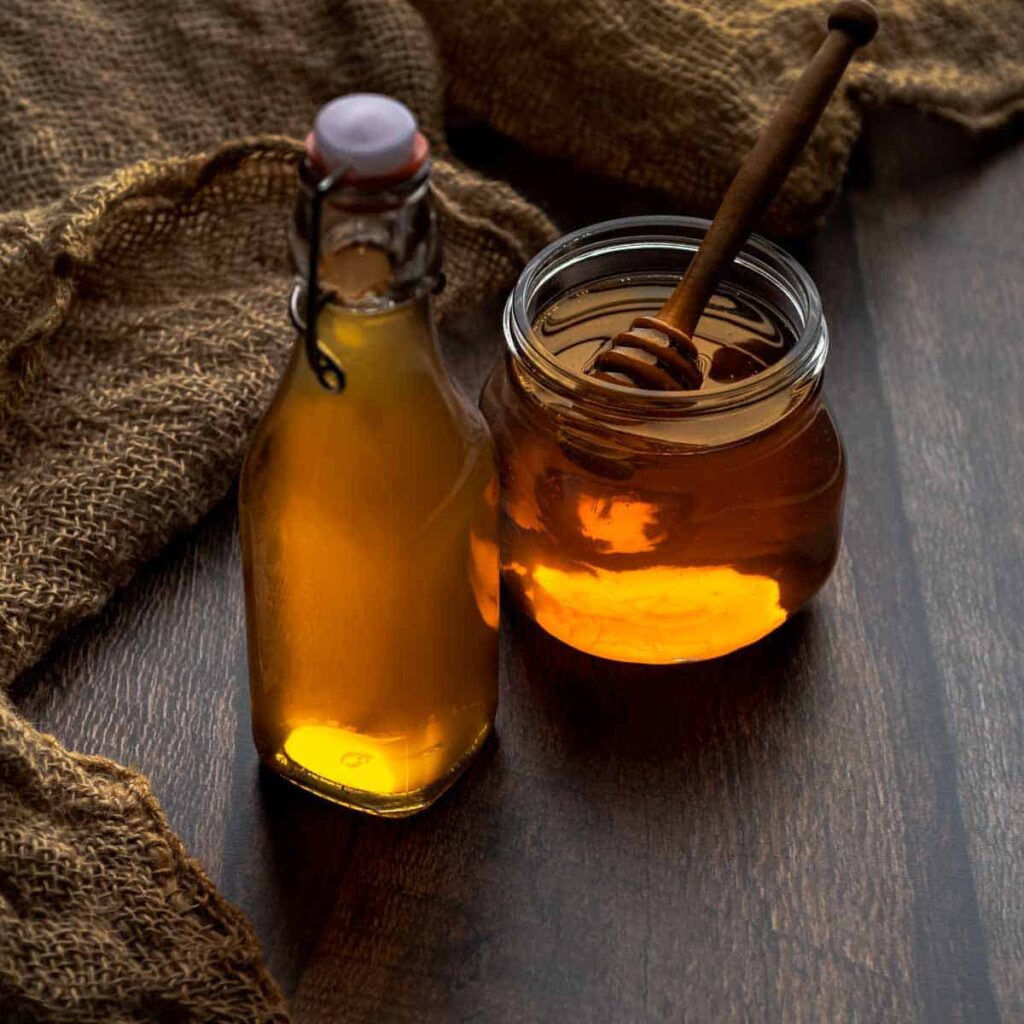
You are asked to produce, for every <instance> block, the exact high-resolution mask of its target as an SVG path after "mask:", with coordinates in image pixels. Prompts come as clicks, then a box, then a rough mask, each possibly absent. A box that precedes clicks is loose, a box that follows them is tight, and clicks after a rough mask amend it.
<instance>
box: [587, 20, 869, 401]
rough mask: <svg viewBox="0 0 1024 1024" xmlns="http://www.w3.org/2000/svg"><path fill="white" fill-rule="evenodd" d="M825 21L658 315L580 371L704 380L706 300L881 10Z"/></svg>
mask: <svg viewBox="0 0 1024 1024" xmlns="http://www.w3.org/2000/svg"><path fill="white" fill-rule="evenodd" d="M828 29H829V31H828V35H827V36H826V37H825V40H824V42H822V44H821V46H820V47H819V48H818V51H817V53H815V55H814V56H813V57H812V58H811V60H810V63H808V65H807V67H806V68H805V69H804V72H803V74H802V75H801V76H800V78H799V79H798V80H797V83H796V85H794V86H793V89H792V91H791V92H790V93H789V95H788V96H787V97H786V98H785V100H783V102H782V106H780V107H779V109H778V110H777V111H776V112H775V116H774V117H772V119H771V121H769V122H768V124H767V125H766V126H765V128H764V130H763V131H762V132H761V135H760V137H759V138H758V140H757V142H756V143H755V144H754V148H753V149H752V150H751V151H750V152H749V153H748V154H747V157H746V159H745V160H744V161H743V163H742V164H741V165H740V169H739V171H738V172H737V174H736V177H735V178H733V180H732V184H731V185H730V186H729V190H728V191H727V192H726V193H725V197H724V198H723V200H722V204H721V206H719V208H718V212H717V213H716V214H715V219H714V220H713V221H712V222H711V226H710V227H709V228H708V230H707V234H706V235H705V236H704V240H703V241H702V242H701V244H700V248H698V250H697V251H696V253H695V254H694V256H693V259H692V260H691V261H690V265H689V266H688V267H687V268H686V273H685V274H684V275H683V279H682V280H681V281H680V282H679V284H678V285H677V286H676V288H675V291H673V292H672V294H671V295H670V296H669V297H668V300H667V301H666V302H665V304H664V305H663V306H662V307H661V309H660V310H659V312H658V314H657V315H656V316H638V317H637V318H636V319H635V320H634V321H633V323H632V324H631V325H630V327H629V330H627V331H623V332H622V333H620V334H617V335H616V336H615V337H614V338H613V339H612V341H611V345H610V347H607V348H604V349H602V350H601V351H600V352H599V353H598V354H597V356H596V357H595V358H594V359H593V360H592V361H591V363H590V365H589V366H587V367H586V368H585V369H584V371H583V372H584V373H586V374H589V375H590V376H592V377H595V378H598V379H600V380H605V381H609V382H611V383H613V384H623V383H627V382H628V383H630V384H632V385H634V386H635V387H638V388H647V389H649V390H657V391H680V390H683V391H689V390H693V389H695V388H699V387H700V386H701V384H702V383H703V382H704V378H703V374H702V373H701V370H700V364H699V363H698V361H697V347H696V345H694V343H693V334H694V332H695V331H696V329H697V324H698V322H699V321H700V318H701V314H702V313H703V312H704V307H705V306H706V305H707V303H708V300H709V299H710V298H711V296H712V295H713V294H714V291H715V288H716V286H717V285H718V282H719V280H720V279H721V277H722V275H723V274H724V273H725V271H726V270H727V269H728V268H729V266H730V265H731V264H732V261H733V260H734V259H735V258H736V255H737V254H738V253H739V251H740V249H741V248H742V246H743V243H744V242H746V240H747V239H748V238H749V237H750V234H751V232H753V230H754V227H755V226H756V224H757V222H758V221H759V220H760V219H761V215H762V214H763V213H764V211H765V209H766V208H767V206H768V204H769V203H770V202H771V201H772V199H773V198H774V196H775V194H776V193H777V192H778V191H779V188H780V187H781V186H782V183H783V182H784V181H785V180H786V176H787V175H788V174H789V172H790V169H791V168H792V166H793V164H794V163H795V162H796V159H797V157H798V156H799V155H800V153H801V151H802V150H803V148H804V146H805V145H806V144H807V140H808V139H809V138H810V136H811V132H812V131H813V130H814V126H815V125H816V124H817V123H818V120H819V118H820V117H821V114H822V111H823V110H824V109H825V106H826V105H827V104H828V101H829V99H830V98H831V96H832V93H833V92H835V89H836V86H837V85H838V84H839V80H840V79H841V78H842V76H843V72H844V71H845V70H846V66H847V65H848V64H849V63H850V59H851V58H852V57H853V55H854V53H855V52H856V51H857V49H858V48H859V47H861V46H864V45H865V44H866V43H869V42H870V41H871V40H872V39H873V38H874V35H875V32H876V31H877V30H878V14H877V12H876V11H875V8H874V7H873V6H872V5H871V4H870V3H868V2H867V0H843V2H841V3H839V4H837V5H836V6H835V8H833V10H832V13H831V14H830V15H829V19H828ZM630 350H632V351H630ZM638 353H644V354H646V355H647V356H648V357H651V360H653V361H651V360H649V359H644V358H643V356H642V355H640V354H638ZM622 378H625V380H623V379H622Z"/></svg>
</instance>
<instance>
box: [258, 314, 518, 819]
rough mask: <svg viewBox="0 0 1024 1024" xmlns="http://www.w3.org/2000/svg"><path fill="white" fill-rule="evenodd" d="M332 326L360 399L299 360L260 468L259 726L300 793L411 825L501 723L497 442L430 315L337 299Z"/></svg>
mask: <svg viewBox="0 0 1024 1024" xmlns="http://www.w3.org/2000/svg"><path fill="white" fill-rule="evenodd" d="M319 331H320V337H321V339H322V341H323V342H325V343H326V344H328V345H329V346H330V348H331V349H332V351H333V352H334V353H335V354H336V355H337V357H338V358H339V360H340V361H341V363H342V365H343V366H344V368H345V370H346V374H347V384H346V388H345V390H344V392H342V393H341V394H339V395H334V394H331V393H329V392H327V391H325V390H324V389H323V388H322V387H320V385H319V384H318V382H317V381H316V380H315V378H314V376H313V373H312V372H311V370H310V368H309V365H308V363H307V360H306V357H305V354H304V353H303V352H302V351H301V347H300V348H298V349H297V350H296V352H295V354H294V355H293V358H292V361H291V364H290V366H289V368H288V370H287V371H286V374H285V377H284V380H283V382H282V385H281V388H280V390H279V392H278V394H277V396H276V398H275V400H274V402H273V404H272V406H271V408H270V410H269V412H268V413H267V416H266V417H265V419H264V420H263V422H262V423H261V424H260V426H259V427H258V428H257V431H256V434H255V436H254V438H253V441H252V444H251V446H250V450H249V454H248V457H247V459H246V463H245V467H244V470H243V475H242V484H241V523H242V542H243V554H244V562H245V569H246V610H247V625H248V637H249V673H250V682H251V691H252V706H253V732H254V736H255V740H256V746H257V748H258V749H259V752H260V754H261V756H262V757H263V759H264V760H265V761H266V763H267V764H268V765H270V767H272V768H274V769H275V770H276V771H278V772H280V773H281V774H283V775H285V776H286V777H288V778H290V779H291V780H292V781H294V782H297V783H298V784H299V785H302V786H304V787H306V788H308V789H311V790H314V791H315V792H317V793H319V794H321V795H323V796H327V797H329V798H331V799H334V800H336V801H338V802H340V803H343V804H346V805H349V806H353V807H357V808H359V809H361V810H367V811H371V812H374V813H378V814H386V815H401V814H408V813H412V812H413V811H416V810H418V809H420V808H422V807H424V806H426V805H427V804H429V803H431V802H432V801H433V800H434V799H435V798H436V797H437V796H438V795H439V794H440V793H441V792H442V791H443V790H444V789H445V788H447V786H448V785H449V784H450V783H451V782H452V781H453V780H454V778H455V777H456V776H457V775H458V773H459V771H460V769H461V768H462V767H463V766H464V765H465V763H466V761H467V760H468V758H469V757H470V756H471V755H472V754H473V753H474V752H475V750H476V749H477V748H478V747H479V746H480V744H481V743H482V742H483V740H484V738H485V737H486V735H487V733H488V731H489V730H490V728H491V724H492V721H493V718H494V711H495V704H496V699H497V642H496V632H495V630H496V626H497V619H498V605H497V580H498V564H497V543H496V525H497V523H496V519H497V495H496V483H495V480H494V468H493V456H492V449H491V444H490V440H489V438H488V436H487V432H486V428H485V427H484V425H483V423H482V422H481V421H480V420H479V418H478V415H477V413H476V412H475V410H470V409H469V408H468V407H466V405H465V404H464V403H463V402H462V400H461V398H459V397H457V396H456V394H455V393H454V391H453V390H452V388H451V386H450V384H449V383H448V381H447V378H446V376H445V373H444V370H443V368H442V366H441V363H440V360H439V358H438V354H437V351H436V346H435V343H434V338H433V333H432V328H431V325H430V319H429V312H428V309H427V305H426V302H422V303H413V304H411V305H408V306H405V307H402V308H400V309H397V310H395V311H393V312H386V313H380V314H372V315H371V314H354V313H346V312H344V311H343V310H340V309H336V308H334V307H330V306H329V307H328V308H327V309H326V310H325V311H324V312H323V313H322V314H321V316H320V320H319Z"/></svg>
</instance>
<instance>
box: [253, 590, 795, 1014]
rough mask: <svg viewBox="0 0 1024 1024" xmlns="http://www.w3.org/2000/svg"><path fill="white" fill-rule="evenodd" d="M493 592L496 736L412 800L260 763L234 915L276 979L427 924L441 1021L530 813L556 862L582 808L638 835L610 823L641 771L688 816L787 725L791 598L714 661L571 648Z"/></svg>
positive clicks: (376, 954)
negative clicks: (760, 628) (381, 801)
mask: <svg viewBox="0 0 1024 1024" xmlns="http://www.w3.org/2000/svg"><path fill="white" fill-rule="evenodd" d="M510 605H511V602H508V601H507V602H506V609H507V614H506V621H505V625H504V629H503V650H504V654H503V679H502V707H501V711H500V712H499V722H498V731H497V737H496V738H495V739H492V740H491V741H490V742H489V743H488V744H487V745H486V746H485V747H484V749H483V751H482V752H481V754H480V756H479V758H478V760H477V761H476V763H475V764H474V765H473V766H472V767H471V768H470V770H469V771H468V773H467V774H466V776H465V777H464V778H463V779H461V780H460V781H459V782H458V783H457V784H456V786H455V787H453V789H452V790H451V791H450V792H449V793H448V794H446V795H445V796H444V797H443V798H442V799H441V800H440V801H438V803H437V804H436V805H435V806H434V807H432V808H430V809H429V810H428V811H425V812H423V813H421V814H419V815H416V816H415V817H412V818H407V819H403V820H400V821H386V820H381V819H373V818H368V817H364V816H362V815H359V814H356V813H353V812H351V811H347V810H345V809H343V808H341V807H336V806H334V805H332V804H329V803H326V802H325V801H322V800H320V799H318V798H316V797H313V796H311V795H309V794H306V793H304V792H302V791H300V790H298V789H296V788H295V787H293V786H291V785H289V784H288V783H285V782H283V781H282V780H280V779H278V778H276V777H275V776H274V775H273V774H272V773H270V772H267V771H266V770H261V772H260V779H259V801H260V803H261V805H262V813H261V815H260V817H261V819H262V821H261V824H260V826H259V831H260V832H262V836H263V839H262V841H263V842H265V843H267V847H266V848H265V849H266V852H265V854H264V856H267V857H268V862H267V863H266V864H265V867H264V868H263V870H264V871H268V872H269V875H270V878H272V879H273V880H272V882H271V884H270V887H269V889H267V890H264V892H265V897H266V899H267V901H268V903H267V905H266V906H265V907H257V908H255V910H250V913H251V914H252V916H254V917H255V918H256V919H257V920H256V924H257V931H258V932H259V934H260V935H261V938H262V940H263V942H264V945H265V946H266V947H268V948H267V953H268V956H269V959H270V963H271V966H272V969H273V970H274V973H275V975H276V976H277V977H278V978H279V980H280V981H281V983H282V985H283V987H284V988H285V990H286V991H287V992H295V993H298V992H300V991H302V992H305V991H308V990H309V989H310V987H312V988H318V987H321V986H326V987H327V988H329V989H331V991H332V992H333V993H334V994H336V995H337V996H338V998H345V997H347V996H348V995H351V991H352V990H351V985H352V984H354V982H353V981H352V978H351V977H350V971H349V968H348V967H346V966H345V965H346V964H347V965H350V966H351V965H352V964H366V963H368V962H370V961H374V962H376V961H377V960H378V959H379V958H380V957H381V955H382V954H381V944H382V943H383V944H384V946H385V947H386V948H387V950H388V953H387V960H388V962H389V963H390V962H392V961H393V962H399V961H400V960H403V958H407V957H413V959H415V958H416V957H417V956H420V955H421V954H422V951H423V949H424V948H425V946H424V938H423V937H424V936H433V938H432V939H431V941H430V943H427V947H429V948H430V950H431V952H430V955H429V959H430V963H429V970H428V971H427V973H428V974H429V975H430V978H431V980H430V981H429V982H427V981H424V984H426V985H427V989H425V990H424V991H423V993H422V994H423V998H424V999H425V1000H426V1002H427V1003H429V1004H430V1005H431V1006H433V1010H434V1011H436V1016H437V1019H444V1017H445V1013H446V1012H447V1010H446V1009H445V1008H446V1007H449V1000H451V999H452V998H456V996H455V993H457V992H459V991H460V990H461V988H462V987H464V986H467V985H468V986H473V985H476V984H478V983H479V984H482V981H481V978H482V977H483V973H481V972H483V971H484V969H483V966H482V960H481V957H483V956H484V953H483V950H484V949H485V947H486V940H485V939H484V938H482V936H486V935H487V934H488V930H489V929H491V928H492V927H495V924H494V921H495V915H496V914H497V915H498V916H499V917H500V915H501V914H502V913H504V914H506V915H508V914H511V915H512V916H513V917H514V916H515V914H518V913H519V912H520V909H521V908H519V902H518V901H519V899H525V898H526V897H525V896H522V897H519V896H509V899H510V900H511V903H510V904H509V906H508V907H502V909H501V910H500V911H499V905H498V904H496V903H495V902H494V901H495V899H496V897H495V896H494V893H493V892H492V891H491V888H490V887H491V885H492V882H493V879H494V878H495V877H500V878H502V879H503V880H504V881H503V885H505V886H506V887H507V888H508V892H509V893H514V892H518V887H523V891H524V892H525V891H526V890H527V889H529V886H530V885H533V884H534V882H530V881H529V879H530V878H531V877H532V875H533V872H534V870H535V866H533V863H532V860H531V858H532V857H534V856H535V853H534V852H531V851H532V850H533V846H532V842H533V841H532V840H530V838H529V837H530V835H531V834H534V833H535V831H536V829H537V828H538V827H546V828H548V829H549V831H548V832H547V833H546V834H547V836H548V838H547V840H546V841H545V842H547V843H551V844H554V845H553V848H552V856H554V857H555V858H556V860H557V859H558V854H557V853H556V852H555V851H557V849H560V844H562V843H569V844H570V845H572V844H573V843H575V842H576V841H582V837H583V836H585V835H586V834H587V833H588V830H589V829H591V828H593V827H594V820H593V818H592V816H593V814H594V813H597V814H598V815H599V816H600V817H601V818H602V820H604V816H605V815H607V816H609V820H612V819H614V820H615V821H616V823H617V827H626V828H627V834H635V835H639V834H640V833H641V831H642V830H635V829H632V828H629V827H628V826H629V823H630V822H632V820H633V818H634V817H636V820H637V823H639V822H640V821H641V820H643V819H644V817H645V816H646V815H647V814H648V809H647V808H645V807H644V800H643V799H641V798H642V796H643V794H644V793H645V792H646V787H647V786H648V785H653V786H656V787H657V795H658V797H659V799H661V800H663V801H664V800H668V801H671V802H673V804H675V806H676V807H677V808H678V811H679V813H682V814H683V815H684V816H686V817H689V816H690V815H692V814H698V813H704V811H702V810H701V809H700V808H701V807H702V806H705V805H706V794H707V793H708V792H709V791H710V792H714V791H716V790H719V791H720V790H721V787H723V786H724V787H725V788H726V789H728V790H734V788H735V787H737V786H739V787H742V785H743V779H744V777H745V774H746V771H747V770H750V771H760V770H761V766H763V765H764V763H765V758H766V757H768V758H769V759H770V757H771V754H770V752H769V753H767V754H766V748H768V747H771V746H773V745H774V743H775V742H778V741H779V739H780V737H781V736H783V735H784V734H786V733H788V732H790V730H789V729H787V728H786V727H780V726H779V725H778V720H779V719H780V718H787V717H789V718H792V716H793V713H794V709H798V708H799V705H800V703H801V693H802V689H803V680H804V679H805V678H806V676H807V671H806V667H804V669H803V670H801V668H800V666H801V664H802V663H804V662H805V661H806V659H808V658H810V657H811V654H812V648H813V643H814V640H813V636H814V633H815V630H814V629H813V619H812V616H811V615H810V614H809V613H804V614H801V615H800V616H798V617H797V618H796V619H794V620H793V621H791V622H790V623H788V624H787V625H786V626H784V627H783V628H782V629H780V630H778V631H777V632H776V633H774V634H773V635H772V636H771V637H769V638H767V639H765V640H764V641H762V642H760V643H758V644H756V645H754V646H753V647H751V648H749V649H747V650H745V651H742V652H739V653H738V654H735V655H732V656H729V657H726V658H721V659H718V660H716V661H713V662H707V663H703V664H699V665H688V666H673V667H644V666H631V665H620V664H616V663H612V662H605V661H600V660H598V659H594V658H590V657H588V656H586V655H583V654H580V653H579V652H576V651H574V650H572V649H571V648H569V647H566V646H565V645H564V644H561V643H560V642H558V641H556V640H554V639H552V638H551V637H549V636H548V635H547V634H545V633H544V632H543V631H541V630H540V629H539V628H538V627H537V626H535V625H534V624H533V623H532V622H531V621H529V620H528V619H527V618H526V617H525V616H524V615H522V614H520V613H517V612H516V611H515V610H513V609H512V608H511V607H510ZM771 737H774V740H772V739H771ZM745 762H748V764H747V768H746V769H745V768H744V763H745ZM553 815H554V817H552V816H553ZM574 822H576V824H573V823H574ZM552 826H554V827H552ZM655 827H656V826H655ZM578 830H579V831H578ZM556 835H561V836H562V838H561V839H556V838H555V837H556ZM574 836H575V838H573V837H574ZM550 870H551V871H552V872H554V875H551V876H548V877H546V881H545V884H548V885H554V884H556V880H557V878H558V877H560V875H559V874H558V872H555V869H554V867H550ZM485 880H490V881H485ZM271 904H273V906H271ZM424 955H425V954H424ZM424 969H425V970H426V968H424ZM362 970H363V968H362V967H360V971H362ZM484 973H485V972H484ZM377 974H379V975H380V976H379V977H377ZM371 975H372V978H371ZM371 975H367V976H365V977H364V978H363V981H362V982H360V985H361V986H369V987H370V988H376V987H377V986H378V985H379V986H381V988H382V991H383V990H384V989H386V988H387V987H388V986H389V985H393V984H394V983H395V976H394V974H393V973H392V972H391V969H390V968H387V969H385V968H384V967H383V966H380V967H379V969H375V972H371ZM428 990H429V991H428ZM300 1001H301V1000H300Z"/></svg>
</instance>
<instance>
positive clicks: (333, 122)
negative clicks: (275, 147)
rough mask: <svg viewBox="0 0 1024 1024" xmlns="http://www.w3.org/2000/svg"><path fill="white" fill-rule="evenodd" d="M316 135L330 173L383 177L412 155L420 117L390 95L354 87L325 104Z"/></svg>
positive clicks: (322, 156) (360, 176)
mask: <svg viewBox="0 0 1024 1024" xmlns="http://www.w3.org/2000/svg"><path fill="white" fill-rule="evenodd" d="M313 138H314V141H315V144H316V151H317V155H318V156H319V158H320V161H321V162H322V163H323V165H324V167H325V168H326V169H327V170H328V171H329V172H334V171H338V170H342V169H344V170H346V171H348V172H350V173H351V174H352V175H354V176H355V177H358V178H364V177H365V178H377V177H384V176H385V175H388V174H392V173H394V172H395V171H398V170H401V168H403V167H404V166H405V165H406V164H408V163H409V161H410V160H411V159H412V156H413V146H414V143H415V140H416V118H414V117H413V116H412V113H411V111H410V110H409V108H408V107H407V106H406V105H405V104H404V103H399V102H398V100H393V99H392V98H391V97H390V96H381V95H380V94H379V93H373V92H354V93H350V94H349V95H348V96H339V97H338V98H337V99H336V100H331V102H330V103H328V104H326V105H325V106H323V107H321V108H320V112H319V113H318V114H317V115H316V120H315V121H314V122H313Z"/></svg>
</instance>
